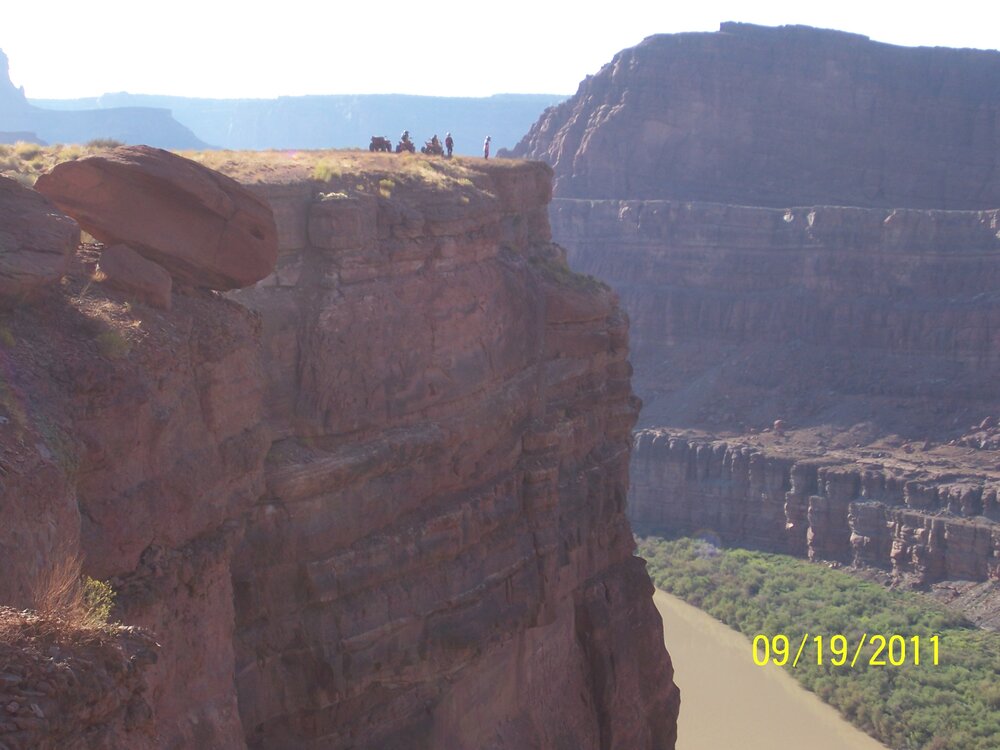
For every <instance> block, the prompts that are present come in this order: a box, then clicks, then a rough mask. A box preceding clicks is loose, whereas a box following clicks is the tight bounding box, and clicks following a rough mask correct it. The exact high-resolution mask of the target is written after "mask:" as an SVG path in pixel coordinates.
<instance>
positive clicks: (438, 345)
mask: <svg viewBox="0 0 1000 750" xmlns="http://www.w3.org/2000/svg"><path fill="white" fill-rule="evenodd" d="M164 158H166V157H164ZM261 158H264V157H261ZM275 158H276V159H278V160H284V159H286V155H281V154H279V155H277V156H275ZM331 158H338V157H336V156H334V157H331ZM343 158H345V159H349V158H353V157H343ZM360 158H362V159H363V160H368V161H367V162H365V163H366V165H367V166H365V168H364V169H359V170H354V171H352V170H351V169H350V168H346V167H344V168H342V169H338V170H337V173H338V174H339V177H337V178H336V179H334V180H333V181H331V182H328V183H326V184H323V183H318V182H316V181H313V180H309V179H307V178H303V177H302V176H301V172H296V173H295V175H294V176H293V177H292V178H290V179H289V180H288V181H286V182H278V181H275V182H272V183H271V184H260V183H258V184H256V185H255V186H254V187H253V189H254V190H255V191H257V192H258V194H260V195H263V196H265V197H267V198H268V199H269V200H270V201H271V204H272V205H273V208H274V213H275V216H276V219H277V222H276V223H277V231H278V234H279V244H280V247H281V255H280V257H279V259H278V265H277V268H276V269H275V271H274V273H273V274H272V275H270V276H269V277H268V278H267V279H265V280H264V281H262V282H260V283H259V284H257V286H255V287H251V288H248V289H243V290H241V291H238V292H232V293H230V295H229V298H226V297H223V296H222V295H221V294H219V293H218V292H214V291H209V290H205V289H192V288H191V287H189V286H187V285H185V284H181V283H176V281H177V279H175V283H174V286H173V293H172V295H171V299H170V302H171V304H170V306H169V310H164V309H160V308H153V307H148V306H147V305H145V304H143V303H142V302H140V301H139V300H137V299H135V298H134V297H132V296H130V295H129V294H128V293H124V292H120V291H116V290H115V289H116V287H112V286H111V285H110V284H109V283H108V282H107V280H106V279H105V278H104V276H102V275H101V274H99V273H98V268H99V265H100V263H101V258H102V256H101V253H102V250H101V249H100V248H99V247H94V246H83V247H81V248H79V249H78V251H77V252H76V255H75V257H74V258H73V259H72V263H71V265H70V268H69V272H68V274H67V276H66V277H65V279H63V281H62V282H58V281H55V280H54V279H52V280H49V283H48V285H47V286H42V287H41V289H40V291H38V293H37V295H35V296H32V298H31V302H32V304H31V305H28V304H18V305H16V306H14V308H13V309H11V310H9V311H8V312H6V313H5V315H4V318H3V321H2V329H0V343H2V350H0V358H2V363H3V366H4V370H3V376H4V379H3V384H2V385H3V388H2V391H0V397H2V399H0V417H2V419H0V450H2V463H0V480H2V485H0V488H2V494H0V508H2V510H3V513H4V517H5V518H6V519H7V520H8V521H11V523H9V524H5V525H3V526H0V567H2V568H3V569H4V570H6V571H8V572H11V575H9V576H7V577H5V578H3V580H0V601H2V602H4V603H7V602H9V603H11V604H14V605H16V606H29V605H32V604H33V601H34V600H33V598H32V591H33V590H37V588H38V586H37V583H38V581H39V580H40V579H41V578H43V577H44V576H45V575H46V572H47V570H49V569H50V568H51V567H52V566H53V565H54V564H55V563H57V562H59V561H60V560H67V561H69V563H70V564H69V567H70V569H71V575H75V572H76V570H75V568H73V561H74V560H75V557H76V556H77V555H79V556H80V557H81V558H82V563H83V571H84V572H85V573H87V574H89V575H91V576H94V577H97V578H101V579H105V578H107V579H110V581H111V584H112V586H113V588H114V589H115V591H116V592H117V594H118V607H117V609H116V612H115V617H120V618H121V619H122V620H123V621H124V622H126V623H129V624H137V625H141V626H143V627H144V628H146V629H147V630H148V631H150V632H151V633H152V634H153V636H154V637H155V639H156V642H157V644H159V648H158V649H155V651H156V652H157V653H158V658H157V659H155V663H151V662H152V661H153V659H152V658H144V659H143V660H142V661H141V663H140V662H139V661H136V660H135V659H133V656H134V655H135V654H134V653H133V652H136V651H137V649H139V648H140V647H141V648H143V649H146V650H150V649H149V648H146V647H147V646H148V644H146V637H145V636H142V635H141V634H134V633H131V634H130V633H122V634H120V637H117V640H113V639H112V640H108V641H107V643H104V644H103V645H101V649H103V650H102V651H101V653H102V654H106V655H107V659H108V660H109V661H108V666H107V669H105V670H104V671H100V672H97V673H95V675H94V679H87V680H82V681H79V682H69V683H66V686H65V690H63V682H58V686H59V691H58V695H57V698H58V701H57V702H58V703H59V704H60V705H63V704H64V705H66V706H68V707H69V709H67V710H71V711H74V712H75V711H77V710H78V707H79V706H81V705H92V704H95V703H96V704H99V710H97V711H95V712H93V713H92V714H91V718H92V719H94V721H97V720H98V719H99V720H101V721H102V722H103V723H102V725H101V726H100V727H93V728H92V727H89V725H88V729H87V731H93V732H94V733H95V734H94V736H98V735H99V736H100V737H101V741H102V742H105V743H106V746H108V747H159V748H188V747H212V748H242V747H246V746H248V745H249V746H251V747H261V748H278V747H289V748H292V747H294V748H303V747H313V748H372V749H373V750H374V748H379V749H385V748H407V749H408V750H412V749H413V748H428V749H430V748H452V747H456V748H457V747H479V748H519V749H520V748H533V747H539V748H543V747H544V748H566V749H567V750H568V749H569V748H573V749H574V750H577V749H578V748H593V749H594V750H597V749H601V750H604V749H611V748H615V749H619V750H633V749H634V748H639V749H642V748H648V749H649V750H652V749H653V748H657V749H659V748H670V747H673V744H674V738H675V734H676V725H675V719H676V714H677V708H678V693H677V690H676V687H675V686H674V685H673V682H672V669H671V666H670V661H669V657H668V656H667V654H666V652H665V651H664V650H663V648H662V646H661V643H662V636H661V623H660V621H659V617H658V615H657V614H656V611H655V609H654V607H653V604H652V600H651V593H652V586H651V584H650V582H649V579H648V577H647V575H646V573H645V570H644V566H643V564H642V562H641V561H640V560H638V559H637V558H635V557H633V556H632V549H633V542H632V536H631V530H630V527H629V524H628V521H627V520H626V518H625V516H624V504H625V503H624V501H625V495H626V492H627V487H628V482H627V468H628V461H629V448H630V432H631V429H632V427H633V425H634V423H635V418H636V413H637V407H638V403H637V401H636V399H635V397H634V396H633V395H632V392H631V389H630V385H629V376H630V374H631V368H630V367H629V365H628V363H627V359H626V357H627V338H628V322H627V318H626V317H625V315H624V314H623V313H622V311H621V310H620V309H619V307H618V304H617V298H616V296H615V295H614V293H613V292H611V291H610V290H609V289H607V288H606V287H603V286H602V285H600V284H597V283H596V282H594V281H593V280H589V279H586V278H584V277H580V276H577V275H575V274H572V273H570V272H569V271H568V270H567V268H566V266H565V263H564V260H563V257H562V250H561V249H560V248H558V247H557V246H555V245H553V244H552V243H551V241H550V235H549V228H548V219H547V213H546V204H547V202H548V200H549V197H550V195H551V172H550V170H549V169H548V168H547V167H545V166H544V165H541V164H516V165H511V164H496V165H494V164H489V165H482V164H479V165H473V164H472V163H469V164H467V165H465V166H463V162H462V161H460V160H455V161H454V162H450V163H448V166H447V168H445V167H444V166H443V165H445V162H443V161H440V160H439V161H435V162H431V161H430V160H426V159H423V158H422V157H413V158H412V159H406V160H400V159H399V158H398V157H393V156H389V155H384V156H383V155H374V156H372V157H371V158H370V159H369V157H368V155H364V156H363V157H360ZM170 159H171V160H176V159H177V157H170ZM282 163H284V162H282ZM431 164H438V165H439V166H441V169H436V168H434V167H433V166H428V165H431ZM265 166H266V169H263V170H262V171H263V172H264V173H265V174H271V175H273V174H275V173H278V172H280V171H281V165H270V164H268V165H265ZM310 169H311V167H309V168H306V171H307V173H308V171H309V170H310ZM228 189H230V190H232V191H234V192H238V191H239V190H240V188H239V187H238V186H235V183H233V185H231V186H229V188H228ZM164 193H165V195H164V196H163V200H164V201H165V205H167V203H169V201H170V200H181V201H182V202H185V201H186V202H185V205H187V204H189V203H191V201H189V200H186V199H185V198H184V193H183V191H178V190H164ZM175 193H176V194H175ZM166 194H169V196H168V195H166ZM178 195H180V196H181V197H180V198H178V197H177V196H178ZM156 200H157V198H156V196H155V195H154V196H151V197H150V198H149V201H150V202H151V203H155V202H156ZM189 207H190V206H189ZM195 208H197V206H195ZM51 210H52V212H53V213H54V209H51ZM192 210H194V209H192ZM66 221H67V222H69V220H68V219H67V220H66ZM69 223H70V224H72V222H69ZM190 225H191V226H190V227H189V229H191V228H194V227H196V226H197V222H196V221H191V222H190ZM199 238H200V239H203V238H202V237H200V235H198V233H197V232H195V239H199ZM160 239H161V240H162V239H163V237H160ZM140 249H141V248H140ZM187 249H190V248H187ZM6 252H8V253H9V254H10V253H13V252H14V251H13V250H11V249H10V248H7V250H6ZM191 272H192V273H195V274H196V275H197V273H196V271H191ZM168 289H169V287H168ZM168 293H169V292H168ZM12 627H13V629H12V630H10V631H9V632H8V631H4V632H2V633H0V650H2V649H3V644H5V643H7V644H12V643H14V642H15V641H16V638H18V637H20V636H19V635H18V634H17V633H18V632H19V631H18V629H21V630H23V629H24V628H25V627H27V626H26V625H24V623H21V624H17V625H16V627H14V626H12ZM0 630H2V628H0ZM15 631H17V632H15ZM140 636H141V637H140ZM79 640H80V639H79V638H76V637H75V636H74V637H72V638H68V640H67V643H69V645H68V647H67V648H68V649H69V654H68V656H67V657H66V658H67V663H68V664H69V665H70V668H72V669H77V668H78V667H79V664H78V662H77V661H75V660H76V659H77V658H81V659H83V660H84V662H85V660H86V659H87V658H89V657H88V650H87V649H88V646H87V644H86V643H83V644H82V645H81V644H80V643H78V642H77V641H79ZM12 648H16V645H15V646H12ZM95 648H96V647H95ZM91 650H94V649H91ZM143 653H145V651H144V652H143ZM151 653H152V651H151ZM102 658H103V657H102ZM130 660H131V661H130ZM36 661H37V660H36ZM43 661H44V660H43ZM84 662H80V663H81V664H83V663H84ZM119 662H121V663H119ZM126 664H129V665H131V666H128V667H127V668H126V667H125V665H126ZM43 668H44V664H43V665H42V666H37V665H36V664H35V663H34V662H32V661H31V660H27V661H25V665H24V669H23V670H22V671H24V672H25V674H24V675H21V674H20V672H19V674H18V676H19V679H20V677H22V676H23V677H24V679H23V680H21V681H20V682H16V683H13V687H11V690H13V691H14V692H11V690H8V691H7V693H10V694H11V695H15V694H17V693H16V691H17V690H20V689H21V688H22V687H25V689H28V688H30V689H33V688H32V687H31V686H32V685H34V684H36V683H35V681H36V678H37V677H38V675H36V674H35V671H38V670H39V669H43ZM19 669H20V667H19ZM6 679H7V678H5V680H6ZM9 682H10V680H7V681H6V682H3V683H0V688H2V689H3V690H7V688H8V687H10V685H8V683H9ZM22 682H23V684H22ZM64 682H65V681H64ZM53 684H55V683H53ZM102 691H103V692H102ZM7 693H5V694H7ZM49 705H50V704H49V703H45V706H46V707H47V706H49ZM52 705H55V703H53V704H52ZM25 710H26V711H33V709H31V708H30V706H28V707H27V708H26V709H25ZM43 713H44V710H43ZM74 715H75V714H74ZM17 718H18V720H19V721H21V720H22V719H23V722H22V723H24V722H28V725H30V729H31V732H32V734H30V736H29V735H19V734H17V733H18V732H20V731H22V729H21V727H20V725H19V724H13V723H9V722H8V723H3V722H0V742H2V743H4V744H7V745H8V746H10V747H12V748H20V747H49V746H51V747H55V746H56V745H58V744H59V742H61V741H62V738H63V737H64V736H65V734H66V726H64V723H61V722H60V721H56V720H55V719H54V718H52V717H49V718H47V719H42V718H40V717H38V715H37V714H35V713H32V715H30V716H29V715H28V714H27V713H25V714H24V716H23V717H22V716H21V715H20V714H18V716H17ZM81 721H82V720H81ZM25 737H27V739H25ZM22 740H24V741H25V742H27V744H24V743H23V742H22ZM19 743H20V744H19ZM60 746H61V745H60ZM66 746H67V747H68V746H70V745H66Z"/></svg>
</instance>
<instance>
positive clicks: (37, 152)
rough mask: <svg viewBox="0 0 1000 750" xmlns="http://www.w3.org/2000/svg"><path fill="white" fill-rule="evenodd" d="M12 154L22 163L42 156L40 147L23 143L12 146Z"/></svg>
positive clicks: (35, 144)
mask: <svg viewBox="0 0 1000 750" xmlns="http://www.w3.org/2000/svg"><path fill="white" fill-rule="evenodd" d="M14 153H16V154H17V155H18V157H19V158H20V159H22V160H23V161H31V160H32V159H37V158H38V157H39V156H41V155H42V147H41V146H39V145H38V144H37V143H25V142H24V141H18V142H17V143H16V144H14Z"/></svg>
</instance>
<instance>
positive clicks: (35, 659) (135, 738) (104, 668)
mask: <svg viewBox="0 0 1000 750" xmlns="http://www.w3.org/2000/svg"><path fill="white" fill-rule="evenodd" d="M156 659H157V645H156V643H155V642H154V641H153V638H152V637H151V636H150V635H149V634H148V633H143V632H142V631H140V630H138V629H137V628H130V627H121V626H119V627H114V628H110V629H106V630H102V629H95V628H93V627H88V626H86V625H81V624H80V623H73V622H67V621H62V620H57V619H53V618H51V617H44V616H38V615H33V614H30V613H28V612H17V611H15V610H12V609H8V608H6V607H0V664H2V665H3V666H2V667H0V742H2V743H3V745H4V746H5V747H7V748H9V749H10V750H94V749H95V748H99V749H101V750H104V749H105V748H109V749H110V748H116V747H124V746H125V744H124V743H123V740H124V739H125V738H126V737H127V738H128V739H127V743H128V744H127V746H128V747H129V748H132V749H134V750H153V748H155V747H156V745H155V744H154V743H153V741H152V739H153V738H152V737H151V735H150V733H149V724H150V719H151V718H152V708H151V707H150V705H149V702H148V695H147V694H146V691H147V687H148V686H147V685H146V682H145V673H146V668H147V666H148V665H149V664H152V663H155V662H156Z"/></svg>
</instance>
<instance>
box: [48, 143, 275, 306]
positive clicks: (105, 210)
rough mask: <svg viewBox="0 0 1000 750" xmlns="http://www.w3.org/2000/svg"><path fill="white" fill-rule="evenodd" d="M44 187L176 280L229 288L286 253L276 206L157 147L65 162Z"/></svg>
mask: <svg viewBox="0 0 1000 750" xmlns="http://www.w3.org/2000/svg"><path fill="white" fill-rule="evenodd" d="M36 189H37V190H38V191H39V192H41V193H44V194H45V195H47V196H48V197H49V198H51V199H52V200H53V201H54V202H55V204H56V205H57V206H59V208H61V209H62V210H63V211H65V212H66V213H67V214H69V215H70V216H72V217H73V218H75V219H76V220H77V221H78V222H79V223H80V226H82V227H83V228H84V229H86V230H87V231H88V232H89V233H90V234H92V235H93V236H94V237H95V238H96V239H98V240H100V241H101V242H103V243H105V244H106V245H115V244H119V243H120V244H125V245H128V246H129V247H131V248H132V249H133V250H135V251H136V252H138V253H139V254H140V255H143V256H144V257H146V258H148V259H149V260H152V261H153V262H155V263H157V264H158V265H160V266H162V267H163V268H164V269H165V270H166V271H167V272H168V273H169V274H170V275H171V276H172V277H173V278H174V279H175V280H176V281H178V282H180V283H182V284H187V285H190V286H196V287H207V288H209V289H218V290H223V291H224V290H228V289H239V288H242V287H246V286H250V285H251V284H254V283H256V282H257V281H260V280H261V279H263V278H264V277H265V276H268V275H269V274H270V273H271V272H272V271H273V270H274V265H275V262H276V261H277V257H278V234H277V230H276V229H275V225H274V215H273V214H272V213H271V208H270V206H269V205H268V204H267V203H266V202H265V201H264V200H263V199H261V198H259V197H257V196H256V195H254V194H253V193H251V192H250V191H249V190H247V189H246V188H245V187H243V186H242V185H240V184H239V183H238V182H236V181H235V180H233V179H232V178H230V177H226V176H225V175H222V174H219V173H218V172H215V171H213V170H211V169H209V168H208V167H205V166H202V165H201V164H198V163H197V162H193V161H191V160H190V159H185V158H183V157H181V156H178V155H176V154H173V153H170V152H169V151H163V150H162V149H157V148H151V147H149V146H125V147H122V148H117V149H115V150H113V151H110V152H108V153H105V154H102V155H100V156H91V157H88V158H85V159H80V160H78V161H69V162H63V163H62V164H57V165H56V166H55V167H53V169H52V170H51V171H50V172H48V173H47V174H44V175H42V176H41V177H39V178H38V183H37V184H36Z"/></svg>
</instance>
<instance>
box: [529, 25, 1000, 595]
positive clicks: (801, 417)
mask: <svg viewBox="0 0 1000 750" xmlns="http://www.w3.org/2000/svg"><path fill="white" fill-rule="evenodd" d="M997 94H1000V53H997V52H995V51H977V50H949V49H940V48H935V49H927V48H902V47H894V46H891V45H886V44H880V43H877V42H872V41H871V40H869V39H867V38H866V37H862V36H858V35H853V34H845V33H841V32H833V31H825V30H820V29H810V28H806V27H797V26H796V27H781V28H763V27H758V26H751V25H746V24H736V23H724V24H722V26H721V27H720V30H719V32H718V33H711V34H704V33H697V34H674V35H660V36H655V37H650V38H648V39H646V40H645V41H644V42H642V43H641V44H640V45H638V46H636V47H634V48H632V49H628V50H624V51H623V52H621V53H619V54H618V55H616V56H615V58H614V60H612V62H611V63H609V64H608V65H606V66H605V67H604V68H602V69H601V71H600V72H598V73H597V74H596V75H594V76H592V77H589V78H588V79H586V80H585V81H584V82H583V83H582V84H581V85H580V89H579V91H578V92H577V94H576V96H574V97H573V98H571V99H570V100H568V101H567V102H564V103H563V104H561V105H558V106H556V107H554V108H551V109H549V110H547V112H546V113H545V114H544V115H543V116H542V117H541V119H540V120H539V121H538V123H536V125H535V126H534V127H533V128H532V130H531V131H530V132H529V134H528V135H527V136H526V137H525V139H524V140H522V142H521V144H520V145H519V146H518V147H517V148H516V149H515V153H516V154H518V155H521V156H529V157H534V158H541V159H544V160H545V161H547V162H548V163H549V164H551V165H552V166H553V169H554V172H555V175H556V189H555V196H556V197H555V199H554V201H553V203H552V207H551V210H550V214H551V220H552V228H553V237H554V238H555V240H556V241H557V242H560V243H561V244H564V245H565V246H566V247H568V248H570V255H569V260H570V263H571V265H572V266H573V267H574V268H575V269H578V270H580V271H583V272H585V273H589V274H593V275H595V276H596V277H598V278H600V279H602V280H603V281H606V282H607V283H608V284H610V285H611V286H612V288H614V289H615V290H616V291H617V292H619V294H620V295H621V300H622V305H623V307H624V308H625V310H626V311H627V312H628V314H629V317H630V319H631V321H632V329H631V330H632V349H633V357H632V361H633V364H634V365H635V387H636V391H637V393H638V395H639V396H640V397H641V398H642V399H643V402H644V408H643V413H642V415H641V418H640V419H641V425H642V426H643V427H647V428H650V429H653V430H655V432H654V433H650V436H649V437H647V436H641V437H640V442H639V448H638V450H637V451H636V452H635V454H634V457H635V459H634V463H633V467H632V473H633V477H634V482H633V486H632V494H631V496H630V503H631V514H632V518H633V520H635V521H636V522H637V523H641V524H643V525H649V526H652V527H656V528H660V529H667V530H670V531H676V530H680V529H685V530H689V531H695V530H698V529H700V528H709V529H716V530H717V531H718V532H719V533H720V534H721V536H722V537H723V538H724V539H726V540H728V541H730V542H731V543H734V544H746V545H749V546H759V547H763V548H766V549H773V550H778V551H783V552H787V553H790V554H795V555H801V556H809V557H811V558H814V559H825V560H835V561H840V562H852V561H853V562H859V563H865V564H873V565H879V566H882V567H887V568H889V567H891V568H892V569H893V570H894V571H896V572H898V573H900V574H901V575H902V574H907V575H909V574H913V575H914V576H916V577H917V578H918V579H921V580H923V581H937V580H941V579H944V578H948V577H952V576H955V577H962V578H969V579H971V580H974V581H983V580H984V579H985V578H987V577H989V576H990V575H993V574H992V573H991V571H992V570H994V569H995V567H996V562H995V560H996V559H997V555H996V551H995V548H994V547H992V546H991V545H992V542H990V543H987V542H986V541H984V540H985V539H986V538H987V537H988V536H990V535H992V534H993V533H994V532H995V529H996V523H997V521H1000V514H998V512H997V509H996V508H995V502H996V501H995V499H994V498H995V497H996V494H995V488H996V486H997V484H998V483H1000V454H998V448H997V446H998V445H1000V430H997V429H996V428H995V425H993V424H992V423H991V422H990V420H989V419H984V418H986V417H987V416H988V415H990V414H996V413H997V411H998V409H1000V391H998V389H997V383H996V377H995V373H996V372H997V369H998V367H1000V336H998V331H1000V294H998V292H997V289H998V288H1000V212H998V210H997V209H998V206H1000V178H998V176H1000V172H998V171H997V170H996V164H997V162H996V160H997V154H998V153H1000V150H998V146H1000V140H998V139H1000V131H997V130H996V128H994V127H993V126H992V124H991V123H993V122H995V121H996V119H997V117H998V114H1000V107H998V104H997V102H998V101H1000V99H998V97H997ZM859 133H863V134H864V137H859V135H858V134H859ZM968 425H972V427H968V428H967V429H966V426H968ZM754 467H756V473H755V469H754ZM767 477H770V480H768V479H766V478H767ZM970 529H972V530H970Z"/></svg>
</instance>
